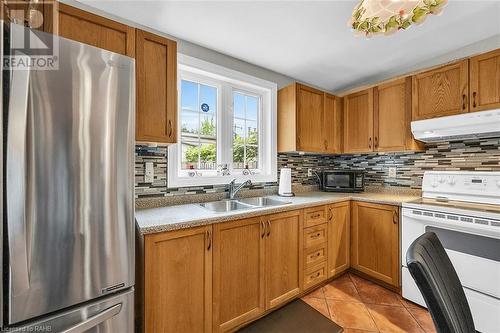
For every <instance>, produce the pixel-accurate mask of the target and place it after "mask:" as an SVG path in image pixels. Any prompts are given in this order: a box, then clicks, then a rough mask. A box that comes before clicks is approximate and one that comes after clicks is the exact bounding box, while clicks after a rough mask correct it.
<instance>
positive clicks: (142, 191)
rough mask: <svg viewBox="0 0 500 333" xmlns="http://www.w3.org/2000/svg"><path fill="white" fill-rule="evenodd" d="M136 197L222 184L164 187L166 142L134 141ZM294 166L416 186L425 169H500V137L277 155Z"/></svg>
mask: <svg viewBox="0 0 500 333" xmlns="http://www.w3.org/2000/svg"><path fill="white" fill-rule="evenodd" d="M135 155H136V159H135V189H136V193H135V195H136V197H137V198H142V197H164V196H174V195H190V194H203V193H215V192H224V191H225V187H224V186H203V187H189V188H167V149H166V148H164V147H147V146H141V145H137V146H136V153H135ZM147 161H151V162H153V165H154V171H155V180H154V182H153V183H152V184H149V183H144V169H145V162H147ZM283 167H289V168H291V169H292V182H293V183H297V184H302V185H310V184H316V183H317V180H316V179H315V177H308V176H307V170H308V169H309V168H312V169H315V170H320V169H362V170H365V172H366V176H365V180H366V185H367V186H397V187H406V188H412V189H420V188H421V185H422V175H423V173H424V171H426V170H447V171H449V170H477V171H500V138H494V139H483V140H469V141H459V142H443V143H437V144H436V143H434V144H428V145H427V146H426V151H425V152H418V153H412V152H407V153H387V154H377V153H373V154H356V155H312V154H306V155H300V154H297V153H287V154H278V168H283ZM389 167H396V170H397V171H396V178H389V175H388V174H389ZM268 187H276V184H275V183H266V184H255V185H253V187H252V188H253V189H262V188H268Z"/></svg>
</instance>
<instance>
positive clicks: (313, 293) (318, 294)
mask: <svg viewBox="0 0 500 333" xmlns="http://www.w3.org/2000/svg"><path fill="white" fill-rule="evenodd" d="M311 297H312V298H322V299H324V298H325V294H324V293H323V288H318V289H315V290H313V291H311V292H310V293H309V294H307V295H305V296H304V298H311Z"/></svg>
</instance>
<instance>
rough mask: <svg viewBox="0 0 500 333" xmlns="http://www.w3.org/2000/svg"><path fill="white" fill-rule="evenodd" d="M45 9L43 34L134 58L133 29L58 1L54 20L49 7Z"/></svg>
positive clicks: (51, 9)
mask: <svg viewBox="0 0 500 333" xmlns="http://www.w3.org/2000/svg"><path fill="white" fill-rule="evenodd" d="M45 7H46V8H45V15H44V16H45V20H44V30H45V31H47V32H50V33H53V34H57V35H59V36H62V37H65V38H69V39H72V40H75V41H78V42H81V43H85V44H89V45H92V46H96V47H99V48H101V49H105V50H108V51H112V52H116V53H119V54H123V55H127V56H129V57H134V56H135V29H134V28H132V27H129V26H128V25H125V24H121V23H118V22H116V21H113V20H110V19H107V18H104V17H102V16H99V15H95V14H92V13H89V12H86V11H84V10H81V9H78V8H75V7H72V6H68V5H65V4H63V3H60V2H58V3H57V4H56V8H57V9H56V11H55V12H56V13H57V15H58V18H57V19H56V20H53V19H52V14H53V8H52V6H48V5H47V6H45ZM54 24H55V26H54Z"/></svg>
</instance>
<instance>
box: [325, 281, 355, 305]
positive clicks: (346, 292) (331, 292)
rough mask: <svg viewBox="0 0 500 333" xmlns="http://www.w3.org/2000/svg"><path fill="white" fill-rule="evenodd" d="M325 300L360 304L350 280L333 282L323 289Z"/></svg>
mask: <svg viewBox="0 0 500 333" xmlns="http://www.w3.org/2000/svg"><path fill="white" fill-rule="evenodd" d="M323 292H324V294H325V298H326V299H333V300H340V301H346V302H361V298H360V297H359V294H358V292H357V290H356V287H355V286H354V284H353V283H352V282H351V280H350V279H348V280H346V279H343V280H340V281H339V280H333V281H332V282H330V283H328V284H327V285H325V286H324V287H323Z"/></svg>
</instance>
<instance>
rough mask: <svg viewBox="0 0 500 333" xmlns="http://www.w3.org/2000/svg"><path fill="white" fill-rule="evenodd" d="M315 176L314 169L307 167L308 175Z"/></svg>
mask: <svg viewBox="0 0 500 333" xmlns="http://www.w3.org/2000/svg"><path fill="white" fill-rule="evenodd" d="M312 176H313V169H311V168H309V169H307V177H312Z"/></svg>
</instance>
